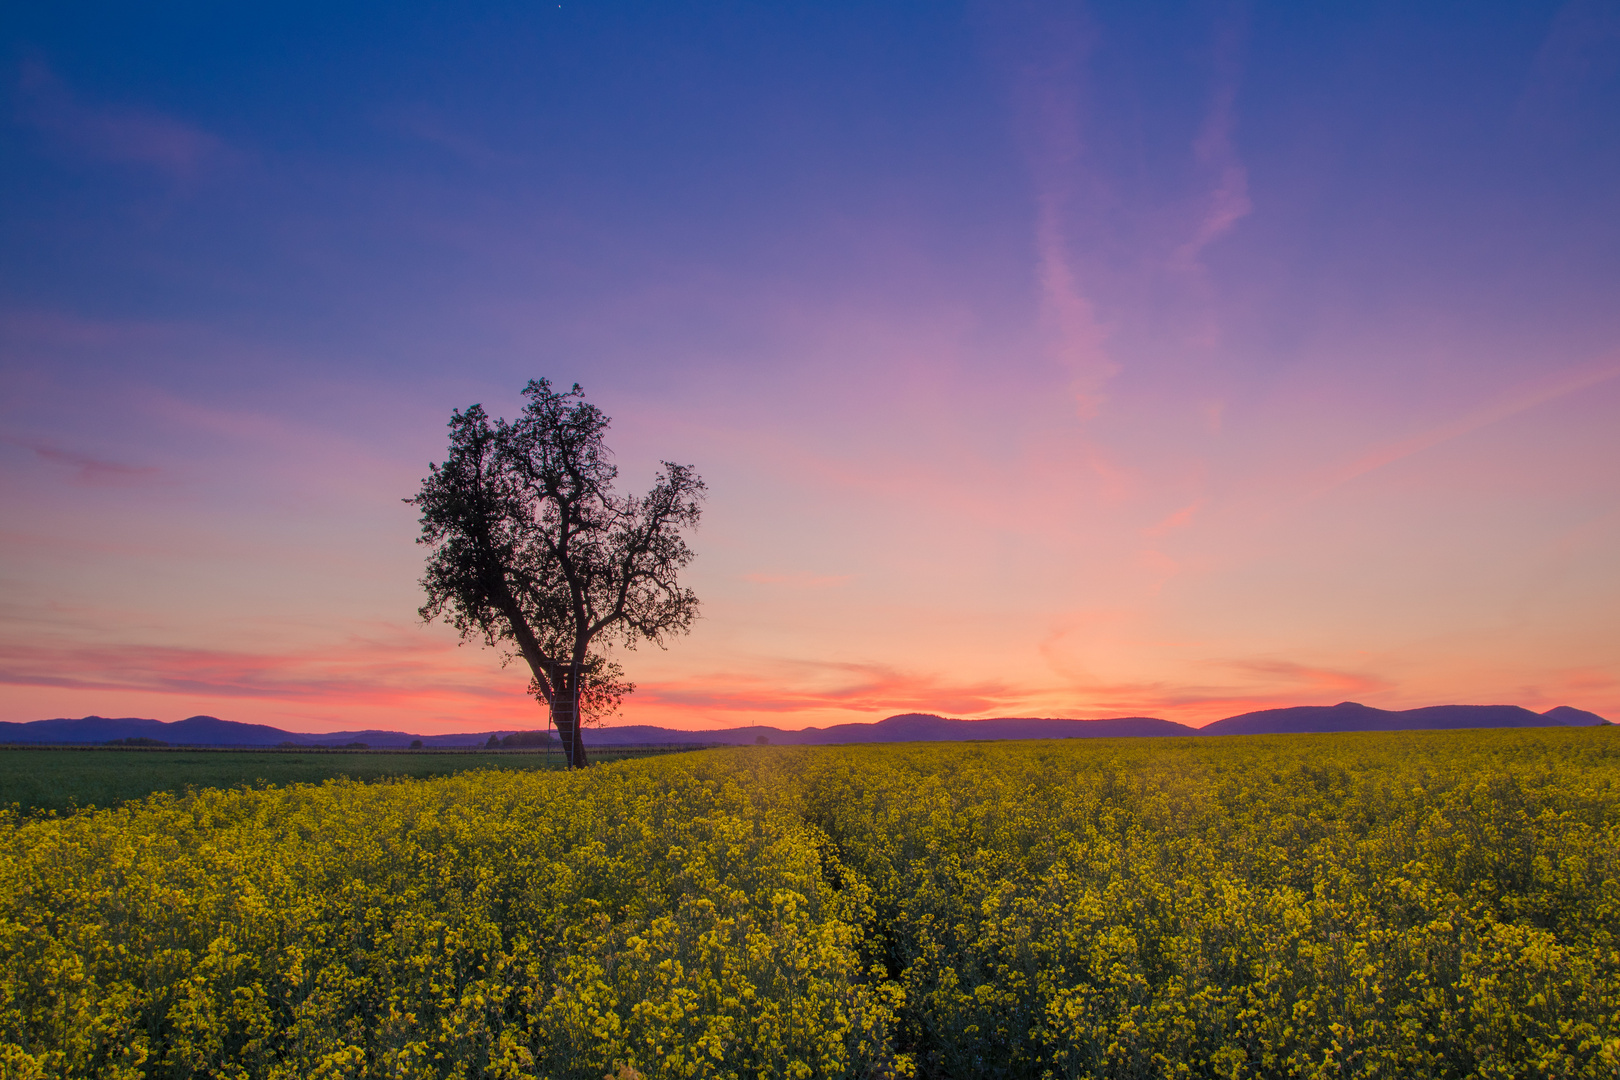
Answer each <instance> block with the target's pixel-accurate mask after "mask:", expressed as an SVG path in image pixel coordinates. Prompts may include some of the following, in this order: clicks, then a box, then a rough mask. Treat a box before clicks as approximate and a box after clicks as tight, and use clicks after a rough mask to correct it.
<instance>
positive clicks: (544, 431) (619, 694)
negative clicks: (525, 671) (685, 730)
mask: <svg viewBox="0 0 1620 1080" xmlns="http://www.w3.org/2000/svg"><path fill="white" fill-rule="evenodd" d="M523 395H524V397H525V398H527V399H528V400H527V405H526V406H525V408H524V410H523V413H522V414H521V415H520V416H519V417H518V418H517V419H516V420H514V421H511V422H508V421H506V420H504V419H496V420H491V419H490V418H489V415H488V414H487V413H486V412H485V411H484V409H483V407H482V406H480V405H473V406H471V407H469V408H468V409H466V410H465V411H455V412H452V413H451V415H450V449H449V453H448V455H447V456H446V457H445V460H444V462H443V463H442V464H434V465H430V466H429V473H428V476H427V477H426V478H425V479H424V480H423V481H422V487H421V490H420V491H418V492H417V494H416V496H415V497H414V498H411V499H408V500H406V501H407V502H409V503H411V504H412V505H414V506H416V507H417V509H418V510H419V511H420V512H421V519H420V521H421V529H422V531H421V535H420V536H419V537H418V540H417V542H418V543H420V544H423V545H425V546H427V547H428V549H429V552H428V558H427V570H426V572H425V573H424V574H423V576H422V587H423V588H424V589H425V590H426V591H427V602H426V603H425V604H423V605H422V607H421V609H420V614H421V616H422V618H423V619H424V620H432V619H435V618H443V619H445V620H446V621H448V622H450V623H451V624H452V625H454V626H455V627H456V629H457V630H458V631H460V633H461V636H462V637H463V638H464V639H469V640H471V639H478V640H481V641H483V642H484V643H485V644H486V645H490V646H494V647H500V648H505V649H506V650H507V655H508V657H509V658H510V657H514V656H515V657H521V658H522V659H523V660H524V662H525V663H526V664H527V665H528V667H529V670H530V672H531V674H532V676H533V679H532V681H531V684H530V691H531V692H532V693H533V694H535V696H536V697H538V698H539V699H540V700H541V701H542V702H544V703H545V704H546V705H547V706H548V707H549V709H550V711H551V717H552V720H553V721H554V722H555V723H556V725H557V733H558V736H559V738H560V739H561V741H562V745H563V748H564V750H565V752H566V753H567V755H568V760H569V764H570V766H571V767H578V766H582V765H584V764H585V763H586V757H585V747H584V743H583V741H582V739H581V738H580V727H581V726H582V724H584V723H586V722H589V721H590V720H592V719H596V718H600V717H601V716H602V715H603V714H605V713H610V712H612V711H613V710H615V709H616V708H617V707H618V705H619V703H620V701H621V700H622V699H623V697H624V695H625V694H627V693H630V692H631V691H633V690H634V689H635V687H634V685H633V684H631V683H629V682H626V681H625V679H624V676H623V671H622V668H621V667H620V665H619V664H618V663H617V662H616V661H614V660H613V659H611V658H610V656H609V650H611V649H612V648H613V647H614V646H620V647H625V648H634V647H635V646H636V645H637V644H638V643H640V642H643V641H650V642H652V643H653V644H656V645H659V646H663V645H665V644H666V642H667V641H668V639H669V638H670V637H671V636H672V635H675V634H681V633H685V632H687V631H688V630H689V629H690V628H691V625H692V621H693V619H694V618H696V616H697V610H698V599H697V596H696V595H695V594H694V593H693V592H692V590H691V589H689V588H686V587H685V586H683V585H682V584H681V583H680V580H679V573H680V571H681V570H682V569H683V568H684V567H685V566H686V565H687V564H688V563H689V562H691V560H692V557H693V554H694V553H693V552H692V550H691V548H690V547H688V546H687V543H686V538H685V535H684V531H685V530H687V529H689V528H692V527H695V526H696V525H697V523H698V518H699V516H700V515H701V512H702V506H701V504H702V500H703V495H704V490H705V489H704V485H703V481H702V479H701V478H699V476H698V475H697V473H696V472H694V471H693V469H692V467H691V466H689V465H677V464H675V463H673V462H669V461H666V462H663V463H662V464H663V468H662V470H661V471H660V472H659V473H658V475H657V477H656V479H655V481H654V483H653V487H652V490H651V491H649V492H648V493H647V494H646V495H644V496H633V495H618V494H615V493H614V491H613V482H614V480H615V479H616V478H617V476H618V468H617V466H615V465H614V464H613V461H612V455H611V452H610V451H609V450H608V448H607V445H606V443H605V441H604V436H605V433H606V431H607V428H608V424H609V420H608V417H607V416H606V415H605V414H604V413H603V412H602V410H600V409H599V408H597V407H596V406H595V405H592V404H590V403H589V402H587V401H586V400H585V394H584V391H582V390H581V389H580V387H579V385H578V384H577V383H576V384H574V386H573V387H572V388H571V389H570V390H567V391H564V392H558V391H556V390H554V389H553V387H552V384H551V383H550V382H549V381H547V380H545V379H535V380H531V381H530V382H529V384H528V385H527V386H526V387H524V390H523Z"/></svg>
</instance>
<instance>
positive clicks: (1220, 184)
mask: <svg viewBox="0 0 1620 1080" xmlns="http://www.w3.org/2000/svg"><path fill="white" fill-rule="evenodd" d="M1242 29H1243V24H1242V22H1241V21H1240V20H1239V19H1238V18H1237V17H1236V16H1235V15H1234V16H1230V17H1228V18H1226V19H1225V20H1223V21H1222V22H1221V23H1220V24H1219V26H1218V28H1217V30H1216V35H1215V50H1214V51H1215V56H1214V59H1215V85H1214V89H1213V92H1212V93H1211V95H1210V103H1209V111H1208V113H1207V114H1206V115H1205V117H1204V123H1203V126H1202V128H1201V129H1200V130H1199V132H1198V138H1196V139H1195V140H1193V147H1192V149H1193V160H1194V161H1195V162H1196V163H1197V166H1198V169H1199V171H1200V173H1202V174H1203V175H1204V176H1205V177H1206V181H1207V184H1208V187H1207V191H1206V192H1205V195H1204V198H1203V200H1202V201H1203V206H1202V212H1201V214H1200V215H1199V218H1198V221H1197V224H1196V225H1195V226H1194V229H1193V234H1192V236H1191V238H1189V239H1188V240H1187V242H1186V243H1184V244H1182V245H1181V246H1180V247H1178V248H1177V249H1176V251H1175V253H1174V255H1173V257H1172V259H1171V265H1172V266H1173V267H1175V268H1176V269H1179V270H1186V271H1190V270H1196V269H1197V268H1198V260H1199V257H1200V256H1201V255H1202V254H1203V251H1204V249H1205V248H1206V247H1208V246H1209V245H1210V244H1211V243H1213V242H1214V241H1215V240H1217V239H1218V238H1220V237H1221V236H1224V235H1225V234H1226V233H1228V232H1230V231H1231V230H1232V227H1233V226H1234V225H1236V224H1237V223H1238V222H1239V221H1240V220H1242V219H1243V218H1244V217H1247V216H1248V214H1249V212H1250V211H1251V210H1252V209H1253V208H1254V207H1253V203H1251V202H1250V200H1249V171H1248V169H1247V168H1246V167H1245V166H1244V164H1243V160H1242V159H1241V158H1240V157H1239V156H1238V153H1237V148H1236V146H1235V144H1234V143H1233V139H1232V136H1233V132H1234V131H1235V130H1236V127H1237V92H1238V83H1239V74H1240V66H1239V63H1238V54H1239V49H1240V46H1241V43H1242V37H1243V33H1242Z"/></svg>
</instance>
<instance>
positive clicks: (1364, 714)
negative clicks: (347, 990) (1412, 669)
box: [0, 701, 1609, 749]
mask: <svg viewBox="0 0 1620 1080" xmlns="http://www.w3.org/2000/svg"><path fill="white" fill-rule="evenodd" d="M1608 722H1609V721H1607V720H1605V719H1604V718H1603V717H1601V716H1599V715H1597V714H1596V713H1590V712H1586V711H1584V710H1582V709H1572V708H1570V707H1569V706H1568V705H1560V706H1558V707H1557V708H1554V709H1548V710H1547V711H1546V712H1544V713H1535V712H1531V711H1530V710H1529V709H1523V708H1520V707H1519V706H1517V705H1433V706H1430V707H1428V708H1423V709H1404V710H1399V711H1388V710H1385V709H1375V708H1372V707H1370V706H1367V705H1361V704H1358V703H1356V702H1354V701H1343V702H1340V703H1339V704H1337V705H1300V706H1296V707H1294V708H1290V709H1264V710H1261V711H1260V712H1251V713H1244V714H1242V715H1241V716H1229V717H1227V718H1226V719H1225V720H1217V721H1215V722H1214V723H1213V724H1209V725H1206V726H1205V727H1202V728H1194V727H1188V726H1187V725H1185V724H1177V723H1175V722H1173V721H1170V720H1160V719H1156V718H1154V717H1151V716H1127V717H1123V718H1120V719H1112V720H1059V719H1048V718H1037V717H1002V718H999V719H994V720H953V719H950V718H949V717H944V716H935V715H933V714H931V713H902V714H901V715H899V716H891V717H889V718H887V719H885V720H879V721H877V722H876V723H873V724H835V725H833V726H832V727H825V728H814V727H812V728H804V729H802V730H799V731H787V730H784V729H782V728H775V727H759V726H755V727H739V728H722V729H719V730H714V731H683V730H680V729H677V728H666V727H653V726H650V725H647V724H630V725H626V726H623V727H602V728H591V729H587V735H586V745H587V746H600V747H613V746H646V745H666V746H668V745H676V746H683V745H684V746H693V745H697V746H716V745H720V746H725V745H732V746H736V745H752V744H753V743H756V742H757V741H758V740H759V738H760V737H761V736H764V738H765V739H766V741H767V742H769V743H771V744H772V745H775V746H830V745H835V744H847V743H895V742H974V741H982V740H987V739H1102V738H1109V739H1120V738H1141V737H1145V736H1166V735H1181V736H1201V735H1278V734H1299V733H1307V732H1335V731H1440V730H1453V729H1458V728H1498V727H1595V726H1598V725H1602V724H1607V723H1608ZM513 731H514V729H511V728H503V729H500V730H498V731H478V732H459V733H456V734H452V735H412V734H410V733H409V732H403V731H380V730H374V729H367V730H364V731H330V732H324V733H321V734H310V733H309V732H302V731H283V730H282V729H281V728H275V727H270V726H268V725H265V724H242V723H238V722H236V721H234V720H221V719H219V718H218V717H215V716H190V717H187V718H186V719H184V720H176V721H174V722H172V723H165V722H163V721H161V720H147V719H142V718H139V717H129V716H126V717H121V718H118V719H109V718H107V717H102V716H85V717H80V718H79V719H76V720H70V719H56V720H33V721H30V722H28V723H21V724H19V723H0V743H35V744H37V743H59V744H64V745H93V744H97V743H107V742H111V741H113V740H114V739H129V738H146V739H158V740H161V741H162V742H166V743H169V744H170V745H171V746H243V747H275V746H294V747H318V746H343V745H344V744H345V743H356V742H359V743H365V744H366V745H367V746H370V747H373V748H377V749H387V748H396V747H397V748H403V747H406V746H409V745H410V744H411V742H412V741H414V740H416V739H420V740H421V741H422V743H423V745H424V746H429V747H467V746H483V745H484V744H485V743H486V742H487V741H488V740H489V739H490V737H491V736H494V737H496V738H501V737H503V736H506V735H510V734H512V733H513Z"/></svg>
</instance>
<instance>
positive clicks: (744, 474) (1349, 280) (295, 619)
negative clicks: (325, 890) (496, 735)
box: [0, 0, 1620, 732]
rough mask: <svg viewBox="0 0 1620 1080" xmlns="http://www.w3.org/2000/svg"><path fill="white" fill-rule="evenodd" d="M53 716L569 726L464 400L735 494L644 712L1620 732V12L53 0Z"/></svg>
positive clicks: (7, 273)
mask: <svg viewBox="0 0 1620 1080" xmlns="http://www.w3.org/2000/svg"><path fill="white" fill-rule="evenodd" d="M35 8H36V10H32V11H24V12H12V13H9V14H8V15H7V16H5V21H4V22H3V23H0V35H3V39H4V47H3V48H0V60H3V61H4V64H5V67H4V69H3V70H0V95H3V102H0V505H3V506H4V514H3V519H0V687H3V689H0V719H4V720H32V719H39V718H42V717H47V716H79V715H84V714H87V713H99V714H102V715H143V716H155V717H158V718H160V719H165V720H173V719H179V718H181V717H184V716H188V715H192V714H195V713H209V714H213V715H217V716H221V717H225V718H228V719H238V720H251V721H257V722H265V723H273V724H277V725H279V726H283V727H287V728H292V729H299V730H312V731H313V730H336V729H340V728H356V727H362V726H387V727H393V728H398V729H409V730H415V731H420V732H438V731H452V730H463V729H465V730H480V729H487V728H490V727H514V726H537V725H538V724H540V723H541V722H542V718H541V714H540V712H539V710H538V709H537V707H536V706H535V704H534V702H533V701H532V700H531V699H528V698H526V697H525V696H524V694H523V687H524V684H525V682H526V679H525V677H524V676H523V675H522V674H521V673H520V672H519V671H518V670H517V669H516V668H514V667H508V668H505V669H503V668H502V667H501V663H500V658H499V656H497V655H496V654H494V653H492V652H490V651H488V650H484V649H480V648H478V647H476V646H466V647H462V648H458V647H457V645H456V643H455V638H454V634H453V633H452V632H450V631H448V630H447V629H445V628H444V627H441V626H423V625H421V624H420V623H418V622H417V621H416V619H415V609H416V607H417V606H418V605H419V604H420V602H421V598H420V595H419V589H418V587H417V585H416V579H417V577H418V576H419V574H420V569H421V561H422V559H421V552H420V551H419V550H418V549H417V548H416V547H415V545H414V543H413V541H414V537H415V534H416V527H415V521H414V515H413V514H412V512H411V508H410V507H408V506H405V505H404V504H403V503H402V502H401V501H400V500H401V499H403V498H405V497H407V496H409V495H411V494H412V493H414V491H415V490H416V487H417V484H418V482H419V481H420V479H421V477H422V476H423V474H424V473H425V471H426V467H427V464H428V462H430V461H432V460H437V459H439V458H441V457H442V456H443V453H444V448H445V422H446V421H447V419H448V417H449V413H450V410H451V409H452V408H456V407H464V406H466V405H468V404H470V403H472V402H475V401H477V402H482V403H483V404H484V405H485V406H486V407H487V408H489V409H490V410H491V412H493V413H496V414H506V415H511V414H512V413H514V412H515V411H516V410H517V408H518V406H519V390H520V389H521V387H522V385H523V383H524V381H525V380H527V379H529V378H533V377H539V376H545V377H548V378H550V379H552V380H553V381H556V382H559V383H563V384H567V383H570V382H574V381H578V382H580V383H582V384H583V385H584V387H585V389H586V392H587V394H588V395H589V397H590V399H591V400H592V401H594V402H596V403H598V404H600V405H601V406H603V407H604V408H605V409H606V410H607V412H608V413H609V414H610V415H611V416H612V417H613V418H614V427H613V429H612V433H611V440H610V441H611V444H612V446H613V447H614V449H615V451H616V453H617V457H618V460H619V462H620V464H621V467H622V475H623V479H624V483H625V485H626V486H627V487H629V488H640V487H644V486H645V485H646V484H647V483H648V482H649V481H650V479H651V476H652V472H653V470H654V468H655V467H656V464H657V462H658V460H659V459H663V458H668V459H674V460H678V461H683V462H690V463H692V464H694V465H695V466H696V467H697V468H698V470H699V472H700V473H701V474H702V475H703V477H704V478H705V480H706V481H707V482H708V484H709V487H710V490H711V500H710V503H709V506H708V510H707V513H706V516H705V520H704V524H703V527H702V529H701V530H700V531H699V532H698V534H697V535H696V537H695V540H694V544H695V547H696V548H697V550H698V552H699V553H700V557H699V559H698V561H697V562H696V563H695V564H694V566H693V568H692V583H693V585H694V587H695V588H696V589H697V591H698V592H699V594H700V596H702V597H703V599H704V602H705V608H704V618H703V619H702V621H701V622H700V623H699V624H698V625H697V627H696V629H695V630H694V632H693V633H692V635H691V636H690V637H688V638H685V639H681V640H678V641H676V642H675V643H674V644H673V646H672V647H671V648H670V649H669V650H668V651H667V652H660V651H659V650H657V649H643V650H641V651H638V652H635V653H631V654H627V655H626V656H624V657H623V658H622V659H623V660H624V663H625V666H626V668H627V671H628V673H629V675H630V677H631V678H632V679H633V680H634V681H636V682H637V683H638V684H639V686H640V691H639V692H638V693H637V694H636V695H634V696H633V697H632V698H631V699H629V701H628V702H627V704H626V707H625V711H624V715H623V717H622V722H632V723H635V722H640V723H661V724H667V725H670V726H678V727H688V728H702V727H717V726H732V725H736V724H743V723H753V722H765V723H773V724H776V725H778V726H784V727H801V726H804V725H807V724H827V723H837V722H844V721H849V720H875V719H879V718H881V717H882V716H885V715H889V714H891V713H895V712H902V711H913V710H915V711H929V712H939V713H945V714H949V715H956V716H992V715H1047V716H1076V717H1085V716H1104V715H1132V714H1147V715H1158V716H1165V717H1168V718H1171V719H1176V720H1181V721H1185V722H1191V723H1203V722H1206V721H1209V720H1214V719H1217V718H1219V717H1221V716H1225V715H1229V714H1231V713H1234V712H1240V711H1243V710H1245V709H1248V708H1257V707H1265V706H1268V705H1293V704H1329V703H1333V702H1337V701H1341V700H1346V699H1354V700H1358V701H1363V702H1365V703H1367V704H1372V705H1379V706H1382V707H1392V708H1393V707H1409V706H1417V705H1429V704H1441V703H1448V702H1463V703H1504V704H1522V705H1526V706H1529V707H1532V708H1537V709H1545V708H1548V707H1551V706H1554V705H1560V704H1568V705H1573V706H1577V707H1580V708H1586V709H1591V710H1594V711H1596V712H1599V713H1602V714H1605V715H1608V716H1610V717H1611V718H1614V719H1620V560H1617V559H1616V552H1617V551H1620V468H1616V465H1615V463H1616V462H1617V461H1620V184H1617V182H1616V177H1617V176H1620V119H1617V118H1620V13H1617V12H1620V9H1617V8H1616V7H1615V6H1614V5H1613V4H1610V3H1600V2H1596V0H1592V2H1588V0H1573V2H1570V3H1567V4H1564V5H1562V6H1559V5H1549V4H1529V3H1525V4H1484V5H1480V4H1470V5H1466V6H1465V5H1423V6H1421V7H1420V8H1419V9H1414V8H1413V6H1412V5H1404V4H1396V3H1387V4H1372V5H1365V4H1363V5H1339V6H1316V7H1311V8H1308V9H1307V8H1304V7H1301V6H1299V5H1283V4H1271V5H1243V4H1222V3H1208V4H1186V5H1141V4H1107V5H1102V4H1099V5H1084V4H1058V3H1041V2H1031V3H1017V4H1010V5H999V4H998V5H969V6H966V7H941V6H939V5H937V4H921V3H916V4H906V3H896V4H892V5H871V4H859V5H846V6H829V5H806V6H803V7H793V6H786V5H755V6H745V5H714V6H706V7H700V6H684V7H683V6H674V7H672V6H670V5H667V4H666V5H617V4H588V5H577V6H576V5H573V4H565V5H563V6H561V7H556V8H552V9H547V8H545V7H544V6H541V7H534V6H523V5H512V6H498V5H471V6H463V7H458V8H456V9H455V10H453V11H452V10H449V9H441V8H435V7H430V6H410V5H407V6H404V7H401V6H399V5H393V6H389V7H386V8H385V7H382V6H380V5H378V6H374V7H361V6H354V7H350V8H346V9H345V10H343V11H342V12H337V13H335V12H333V11H331V10H329V9H327V8H317V7H313V6H312V7H309V8H307V9H299V8H294V7H278V8H276V9H275V10H273V11H264V12H257V13H252V14H244V13H242V12H240V11H225V10H218V9H216V8H213V7H207V6H202V5H196V6H190V7H186V6H174V7H165V8H164V9H163V10H162V12H153V11H137V10H134V9H129V8H124V7H106V8H101V7H94V6H90V5H77V4H71V3H70V4H65V5H35Z"/></svg>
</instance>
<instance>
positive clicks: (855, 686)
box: [636, 660, 1022, 717]
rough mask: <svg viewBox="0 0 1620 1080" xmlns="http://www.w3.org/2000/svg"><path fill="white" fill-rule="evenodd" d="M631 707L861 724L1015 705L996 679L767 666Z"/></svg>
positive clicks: (650, 691) (832, 666) (642, 693)
mask: <svg viewBox="0 0 1620 1080" xmlns="http://www.w3.org/2000/svg"><path fill="white" fill-rule="evenodd" d="M636 697H637V699H638V704H640V703H641V702H645V703H647V704H656V705H673V706H679V707H680V708H682V709H684V710H709V711H715V712H725V713H733V712H745V713H772V714H784V713H787V714H791V713H816V712H827V711H829V710H834V711H841V712H850V713H859V714H862V715H863V716H864V717H869V716H872V715H874V714H876V715H888V714H890V713H897V712H911V711H927V712H945V713H951V714H954V715H966V716H974V715H980V714H983V713H986V712H991V711H995V710H997V709H1002V708H1004V707H1006V706H1007V705H1009V704H1012V703H1015V702H1017V701H1020V700H1022V695H1020V694H1018V693H1016V692H1015V691H1014V690H1013V688H1012V687H1011V686H1009V685H1008V684H1006V683H1003V682H1000V681H996V680H978V681H966V682H960V683H957V682H952V681H951V680H948V679H943V678H940V677H939V676H936V675H930V674H925V673H918V672H912V671H906V670H903V669H900V668H896V667H891V666H889V665H885V664H863V663H841V662H833V661H807V660H801V661H775V662H768V663H764V664H759V665H757V666H751V667H750V668H748V669H747V670H743V671H712V672H707V673H704V674H701V675H696V676H693V677H691V678H687V679H681V680H664V681H660V682H658V683H656V684H653V685H647V684H644V685H642V686H641V688H640V689H639V690H638V692H637V695H636Z"/></svg>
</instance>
